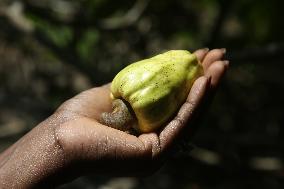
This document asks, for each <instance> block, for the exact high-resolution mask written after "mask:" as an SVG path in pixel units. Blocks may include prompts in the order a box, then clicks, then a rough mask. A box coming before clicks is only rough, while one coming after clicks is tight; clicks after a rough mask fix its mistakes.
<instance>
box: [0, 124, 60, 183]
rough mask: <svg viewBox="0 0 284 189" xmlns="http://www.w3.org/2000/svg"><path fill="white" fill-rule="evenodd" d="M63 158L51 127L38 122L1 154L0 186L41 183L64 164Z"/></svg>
mask: <svg viewBox="0 0 284 189" xmlns="http://www.w3.org/2000/svg"><path fill="white" fill-rule="evenodd" d="M8 151H9V149H8ZM64 160H65V157H64V153H63V150H62V148H61V147H60V145H59V143H58V141H57V139H56V136H55V133H54V128H53V127H51V126H50V125H46V124H44V123H43V124H40V125H39V126H37V127H35V128H34V129H33V130H32V131H30V132H29V133H28V134H27V135H25V136H24V137H23V138H21V139H20V141H19V142H17V144H16V145H15V146H14V147H13V150H11V151H10V152H9V153H5V154H4V156H3V158H2V162H1V163H0V165H1V167H0V188H30V187H34V186H37V185H38V184H40V183H43V184H44V181H45V180H46V179H48V178H51V177H52V175H53V174H54V173H56V172H57V171H59V170H60V169H62V168H63V167H64V164H65V162H64Z"/></svg>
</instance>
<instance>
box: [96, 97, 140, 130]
mask: <svg viewBox="0 0 284 189" xmlns="http://www.w3.org/2000/svg"><path fill="white" fill-rule="evenodd" d="M100 122H101V123H102V124H104V125H107V126H109V127H112V128H115V129H119V130H121V131H129V130H131V128H132V126H133V124H135V122H136V117H135V114H134V112H133V110H132V108H131V107H130V105H129V103H128V102H126V101H125V100H123V99H116V100H114V101H112V112H103V113H102V114H101V121H100Z"/></svg>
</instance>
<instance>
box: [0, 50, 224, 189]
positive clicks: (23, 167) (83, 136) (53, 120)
mask: <svg viewBox="0 0 284 189" xmlns="http://www.w3.org/2000/svg"><path fill="white" fill-rule="evenodd" d="M195 54H196V55H197V57H198V59H199V60H200V62H201V63H202V66H203V68H204V70H205V74H204V76H202V77H200V78H198V79H197V80H196V81H195V83H194V84H193V87H192V89H191V91H190V93H189V95H188V98H187V101H186V102H185V103H184V104H183V105H182V107H181V108H180V110H179V112H178V113H177V115H176V117H175V118H174V119H173V120H171V121H170V122H169V123H168V124H167V126H166V127H165V128H164V129H163V130H162V131H161V132H160V133H147V134H141V135H140V136H134V135H130V134H127V133H125V132H122V131H119V130H116V129H113V128H110V127H107V126H105V125H102V124H100V123H99V122H98V120H99V118H100V115H101V113H102V112H109V111H111V101H110V98H109V94H110V89H109V86H110V85H109V84H107V85H104V86H102V87H97V88H93V89H90V90H87V91H84V92H82V93H80V94H79V95H77V96H75V97H74V98H72V99H70V100H68V101H66V102H65V103H64V104H62V105H61V106H60V107H59V108H58V110H57V111H56V112H55V113H54V114H53V115H52V116H51V117H49V118H48V119H47V120H45V121H44V122H42V123H40V124H39V125H38V126H37V127H35V128H34V129H33V130H32V131H30V132H29V133H28V134H27V135H25V136H24V137H22V138H21V139H20V140H19V141H18V142H17V143H15V144H14V145H13V146H11V147H10V148H9V149H7V150H6V151H5V152H3V153H2V154H1V156H0V186H3V187H5V186H6V187H9V188H13V187H15V188H16V187H31V186H39V185H41V186H47V184H50V185H57V184H60V183H63V182H66V180H68V179H73V178H75V177H77V176H80V175H83V174H87V173H99V174H101V173H106V174H115V175H120V176H121V175H132V176H133V175H139V174H149V173H151V172H153V171H154V170H156V169H157V168H159V167H160V166H161V164H162V162H163V160H164V159H165V157H166V156H165V155H166V154H167V152H168V151H169V150H170V149H171V148H172V146H173V144H174V143H175V142H176V141H177V139H178V138H179V136H180V134H181V133H182V132H184V131H185V130H186V128H187V127H189V128H190V127H191V125H190V124H191V121H192V118H193V115H195V114H196V112H197V111H198V110H199V109H200V106H201V104H203V101H204V99H205V96H206V95H208V94H211V91H212V90H214V89H215V88H216V87H217V86H218V84H219V82H220V79H221V77H222V76H223V75H224V73H225V70H226V69H227V67H228V61H222V60H221V59H222V57H223V55H224V54H225V50H224V49H215V50H211V51H209V52H208V49H201V50H197V51H196V52H195ZM186 126H187V127H186ZM1 184H2V185H1Z"/></svg>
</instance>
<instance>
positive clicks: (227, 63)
mask: <svg viewBox="0 0 284 189" xmlns="http://www.w3.org/2000/svg"><path fill="white" fill-rule="evenodd" d="M223 63H224V65H225V66H226V68H228V67H229V64H230V61H229V60H223Z"/></svg>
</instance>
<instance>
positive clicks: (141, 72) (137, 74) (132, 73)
mask: <svg viewBox="0 0 284 189" xmlns="http://www.w3.org/2000/svg"><path fill="white" fill-rule="evenodd" d="M202 74H203V69H202V66H201V65H200V64H199V63H198V60H197V57H196V56H195V55H194V54H191V53H190V52H189V51H186V50H171V51H168V52H165V53H163V54H159V55H157V56H154V57H152V58H149V59H145V60H141V61H138V62H135V63H133V64H130V65H129V66H127V67H126V68H124V69H123V70H121V71H120V72H119V73H118V74H117V75H116V76H115V78H114V79H113V81H112V84H111V98H112V99H124V100H125V101H127V102H128V103H129V104H130V106H131V107H132V109H133V111H134V113H135V115H136V118H137V120H138V124H136V128H135V129H136V130H137V131H139V132H141V133H147V132H152V131H154V130H156V129H158V128H160V127H161V126H162V125H163V124H165V122H167V121H168V120H169V119H170V118H172V117H173V115H174V114H175V113H176V112H177V110H178V109H179V107H180V106H181V104H182V103H184V101H185V100H186V97H187V95H188V93H189V91H190V88H191V86H192V84H193V82H194V81H195V80H196V79H197V78H198V77H199V76H201V75H202Z"/></svg>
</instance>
